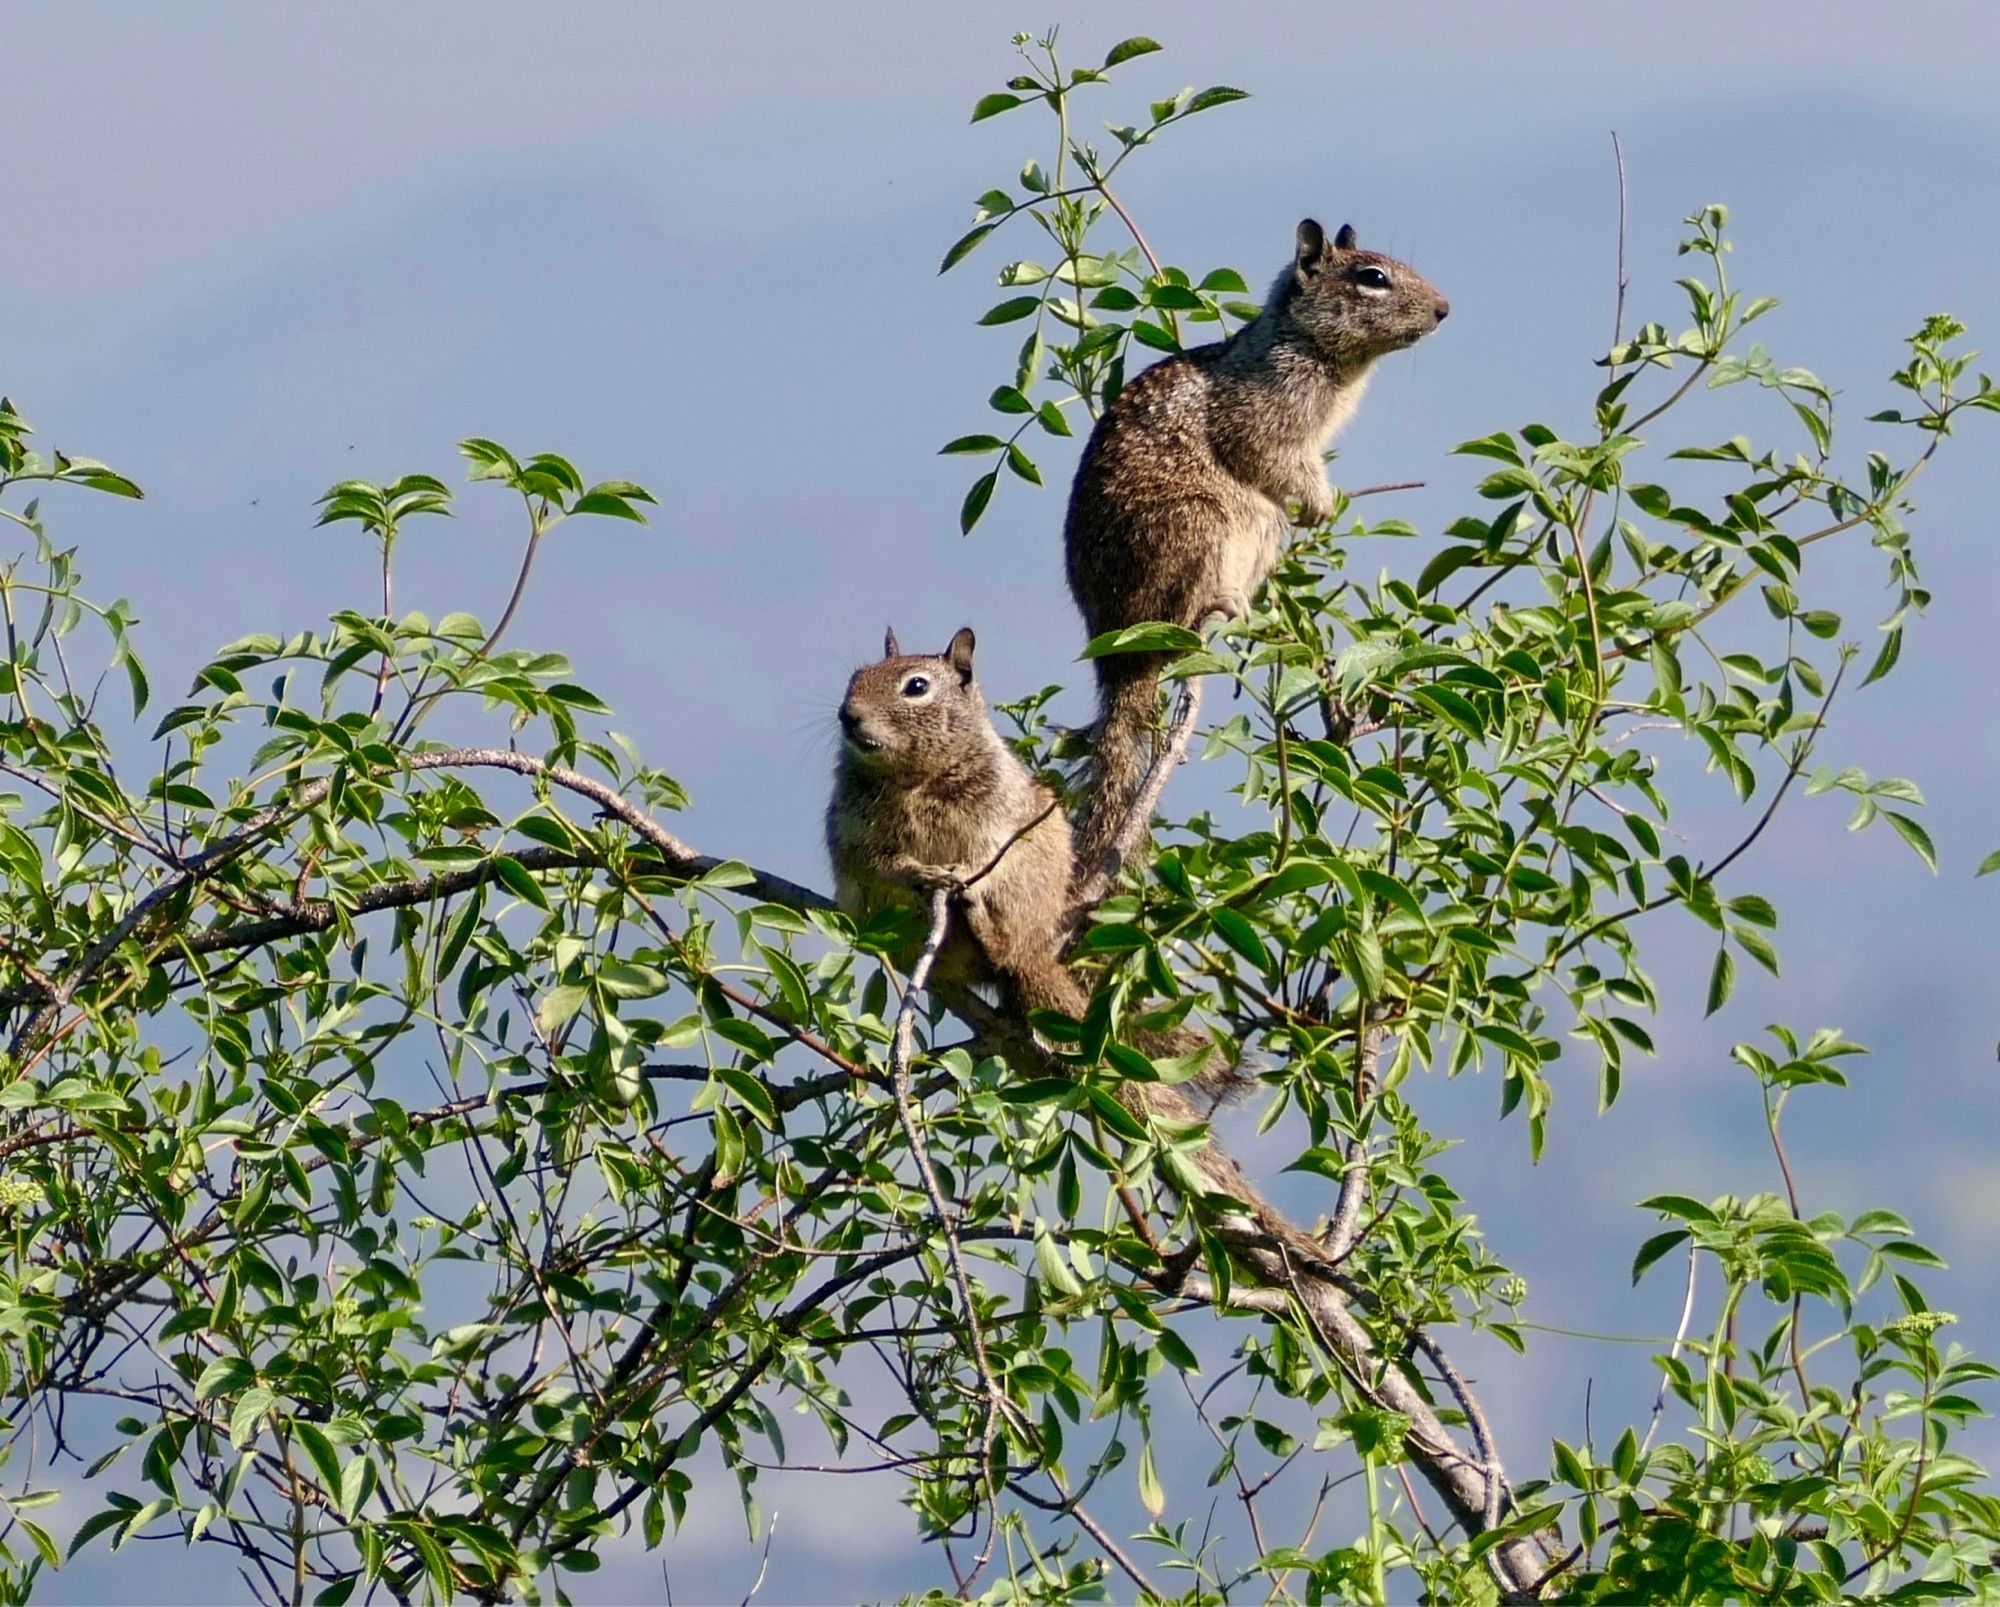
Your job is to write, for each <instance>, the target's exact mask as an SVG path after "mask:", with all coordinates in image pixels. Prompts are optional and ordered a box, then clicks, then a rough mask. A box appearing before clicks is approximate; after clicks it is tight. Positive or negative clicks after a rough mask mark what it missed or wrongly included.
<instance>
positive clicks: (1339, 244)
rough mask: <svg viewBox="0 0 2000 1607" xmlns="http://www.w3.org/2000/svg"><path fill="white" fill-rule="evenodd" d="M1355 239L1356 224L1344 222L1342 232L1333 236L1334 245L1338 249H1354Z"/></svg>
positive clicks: (1341, 227)
mask: <svg viewBox="0 0 2000 1607" xmlns="http://www.w3.org/2000/svg"><path fill="white" fill-rule="evenodd" d="M1354 241H1355V234H1354V225H1353V224H1351V223H1343V224H1342V225H1341V226H1340V233H1338V234H1336V235H1335V236H1334V237H1333V247H1334V249H1335V250H1336V251H1352V250H1353V249H1354Z"/></svg>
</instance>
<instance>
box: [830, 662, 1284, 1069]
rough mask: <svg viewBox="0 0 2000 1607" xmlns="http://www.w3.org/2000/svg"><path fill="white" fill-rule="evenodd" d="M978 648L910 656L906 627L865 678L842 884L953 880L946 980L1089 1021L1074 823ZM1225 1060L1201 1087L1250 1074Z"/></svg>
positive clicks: (843, 816)
mask: <svg viewBox="0 0 2000 1607" xmlns="http://www.w3.org/2000/svg"><path fill="white" fill-rule="evenodd" d="M972 649H973V635H972V632H971V631H970V630H969V629H967V630H961V631H959V632H958V634H957V635H955V636H953V637H952V639H951V645H950V646H949V647H947V648H946V649H945V651H944V652H943V653H941V654H938V655H936V656H930V655H925V654H904V653H903V652H902V651H901V650H900V649H899V648H898V646H897V643H896V637H895V633H894V632H891V633H890V634H889V637H888V640H887V642H886V643H885V653H884V656H883V657H882V658H881V659H880V660H878V661H877V662H875V663H873V664H868V665H864V666H863V667H862V668H861V669H859V670H857V671H855V673H854V677H853V679H852V680H851V681H849V683H848V687H847V695H846V697H845V698H843V699H842V701H841V705H840V726H841V733H842V736H843V738H844V740H843V742H842V744H841V754H840V760H839V765H838V768H837V770H836V772H835V778H834V787H833V798H832V801H831V802H830V803H829V804H828V806H827V811H826V837H827V848H828V852H829V854H830V855H831V857H832V860H833V874H834V892H835V896H836V897H837V898H838V899H839V901H840V905H841V908H842V909H844V910H846V911H847V912H848V913H849V914H850V915H853V916H854V917H856V918H857V919H859V918H862V917H865V916H867V915H869V914H871V913H873V912H874V911H876V910H880V909H884V908H895V907H904V908H916V907H920V906H921V905H922V904H923V902H924V898H923V894H924V893H925V892H927V891H930V890H932V889H935V888H938V887H950V888H952V889H954V891H953V896H952V913H951V920H950V924H949V926H948V927H947V931H946V937H945V941H944V945H943V947H942V948H941V949H940V950H939V953H938V957H937V962H936V967H935V969H934V970H933V972H932V976H933V978H934V979H935V981H937V982H938V983H939V984H944V985H949V984H956V985H966V986H975V987H987V986H990V987H993V988H995V989H997V990H998V991H999V992H1000V994H1001V995H1002V997H1003V999H1004V1001H1005V1003H1006V1004H1007V1005H1008V1006H1009V1007H1010V1008H1012V1009H1014V1010H1016V1011H1031V1010H1051V1011H1056V1012H1059V1013H1061V1014H1063V1015H1067V1016H1071V1017H1074V1018H1078V1019H1081V1017H1082V1016H1083V1014H1084V1012H1085V1011H1086V1010H1087V1009H1088V1008H1089V1005H1090V994H1089V990H1088V989H1087V988H1086V987H1085V985H1084V983H1083V981H1082V980H1081V979H1080V978H1079V977H1078V976H1077V974H1076V972H1075V971H1073V970H1072V969H1071V968H1070V967H1069V965H1068V964H1067V963H1065V961H1064V959H1063V949H1064V947H1065V946H1066V944H1067V942H1068V937H1069V888H1070V880H1071V875H1072V870H1073V865H1074V858H1073V855H1072V852H1071V848H1070V828H1069V822H1068V820H1067V819H1065V818H1064V815H1063V812H1062V808H1061V805H1060V801H1059V800H1058V799H1057V797H1056V795H1055V794H1054V793H1053V792H1051V791H1050V790H1049V789H1048V788H1047V787H1045V786H1044V785H1042V783H1041V782H1039V781H1037V780H1036V779H1035V778H1034V776H1033V775H1031V774H1030V773H1029V770H1028V767H1027V766H1026V765H1025V764H1023V763H1022V762H1021V760H1020V758H1019V756H1018V755H1016V754H1015V752H1014V750H1013V749H1011V748H1010V747H1008V746H1007V744H1006V742H1005V741H1003V740H1002V738H1001V736H1000V733H999V732H998V731H996V730H995V729H994V727H993V720H992V717H991V716H990V715H989V714H988V712H987V708H986V700H985V698H984V697H983V696H982V695H981V693H980V690H979V683H978V681H977V680H976V679H975V678H974V676H973V673H972ZM912 957H913V956H912ZM1131 1041H1132V1043H1133V1045H1134V1047H1136V1048H1138V1049H1139V1050H1141V1051H1142V1052H1143V1053H1146V1054H1150V1055H1152V1056H1155V1057H1166V1056H1174V1057H1179V1056H1185V1055H1189V1054H1192V1053H1195V1052H1198V1051H1199V1050H1201V1049H1203V1048H1207V1047H1211V1044H1210V1040H1209V1039H1208V1037H1207V1036H1206V1035H1205V1034H1202V1033H1198V1032H1194V1031H1192V1030H1190V1029H1187V1028H1181V1029H1178V1030H1175V1031H1172V1032H1165V1033H1148V1032H1136V1033H1134V1034H1132V1039H1131ZM1221 1060H1222V1057H1221V1056H1220V1055H1219V1054H1215V1053H1212V1054H1211V1065H1210V1067H1209V1068H1208V1069H1206V1070H1204V1071H1202V1072H1200V1073H1198V1074H1197V1076H1196V1078H1195V1079H1194V1082H1193V1084H1192V1086H1193V1089H1194V1091H1195V1092H1197V1093H1199V1094H1201V1095H1203V1096H1205V1097H1207V1098H1210V1099H1215V1098H1220V1097H1222V1096H1224V1095H1226V1094H1228V1093H1229V1092H1231V1091H1233V1090H1234V1089H1235V1088H1236V1087H1237V1086H1238V1085H1239V1083H1241V1082H1242V1081H1243V1080H1244V1074H1243V1073H1241V1072H1239V1071H1238V1070H1237V1069H1236V1068H1234V1067H1231V1066H1227V1065H1223V1064H1220V1062H1221Z"/></svg>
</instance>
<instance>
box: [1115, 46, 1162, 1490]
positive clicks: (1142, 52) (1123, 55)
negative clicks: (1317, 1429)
mask: <svg viewBox="0 0 2000 1607" xmlns="http://www.w3.org/2000/svg"><path fill="white" fill-rule="evenodd" d="M1159 48H1160V47H1159V45H1158V44H1156V43H1155V42H1154V41H1153V40H1151V39H1148V38H1147V37H1146V36H1145V35H1144V34H1134V35H1133V36H1132V37H1131V38H1130V39H1121V40H1119V41H1118V43H1117V44H1115V45H1113V46H1112V47H1111V48H1110V50H1108V51H1106V52H1105V55H1104V70H1105V71H1106V72H1109V71H1110V70H1111V69H1112V68H1113V67H1116V66H1117V65H1118V64H1119V63H1120V62H1127V61H1130V60H1132V59H1133V57H1135V56H1150V55H1151V54H1152V53H1153V52H1154V51H1156V50H1158V49H1159ZM1153 1515H1154V1516H1155V1517H1158V1516H1159V1514H1158V1513H1154V1514H1153Z"/></svg>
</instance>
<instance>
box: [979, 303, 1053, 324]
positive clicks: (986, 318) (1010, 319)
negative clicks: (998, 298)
mask: <svg viewBox="0 0 2000 1607" xmlns="http://www.w3.org/2000/svg"><path fill="white" fill-rule="evenodd" d="M1041 304H1042V298H1041V297H1040V296H1010V297H1009V298H1008V299H1007V300H1005V301H1003V302H1000V303H998V304H997V305H995V306H992V307H989V308H987V309H986V311H985V312H984V313H983V314H982V315H981V316H980V319H979V321H980V323H981V324H985V325H992V324H1011V323H1016V322H1018V321H1019V320H1021V319H1023V318H1026V317H1027V316H1028V315H1029V314H1030V313H1032V312H1033V311H1034V310H1035V309H1036V308H1037V307H1039V306H1040V305H1041Z"/></svg>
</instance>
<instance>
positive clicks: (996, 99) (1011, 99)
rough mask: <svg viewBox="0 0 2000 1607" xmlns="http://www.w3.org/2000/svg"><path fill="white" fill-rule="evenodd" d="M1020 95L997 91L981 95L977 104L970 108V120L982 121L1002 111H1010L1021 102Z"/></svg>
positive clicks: (996, 115)
mask: <svg viewBox="0 0 2000 1607" xmlns="http://www.w3.org/2000/svg"><path fill="white" fill-rule="evenodd" d="M1021 101H1022V97H1021V96H1019V95H1009V94H1007V93H1006V92H1005V91H997V92H995V93H994V94H991V95H981V96H980V97H979V104H978V105H976V106H974V107H973V108H972V121H973V122H975V123H983V122H985V121H986V119H987V118H989V117H998V116H999V115H1000V114H1001V113H1002V112H1011V111H1012V110H1013V109H1014V108H1015V107H1016V106H1019V105H1020V104H1021Z"/></svg>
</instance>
